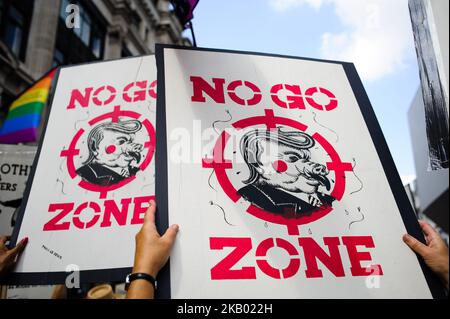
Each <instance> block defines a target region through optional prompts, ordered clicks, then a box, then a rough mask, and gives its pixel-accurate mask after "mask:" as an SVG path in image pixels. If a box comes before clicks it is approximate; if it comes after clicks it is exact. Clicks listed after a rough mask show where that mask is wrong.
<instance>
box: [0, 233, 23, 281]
mask: <svg viewBox="0 0 450 319" xmlns="http://www.w3.org/2000/svg"><path fill="white" fill-rule="evenodd" d="M8 240H9V237H8V236H0V279H1V278H3V276H6V275H7V274H8V272H9V271H10V270H11V269H12V268H13V266H14V265H15V263H16V259H17V257H18V256H20V254H21V253H22V252H23V250H24V249H25V247H26V246H27V243H28V238H24V239H22V241H21V242H20V243H18V244H17V246H16V247H14V248H13V249H8V248H6V242H7V241H8Z"/></svg>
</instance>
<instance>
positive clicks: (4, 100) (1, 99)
mask: <svg viewBox="0 0 450 319" xmlns="http://www.w3.org/2000/svg"><path fill="white" fill-rule="evenodd" d="M13 101H14V95H12V94H8V93H7V92H5V91H3V93H2V94H0V123H2V122H3V121H4V119H5V118H6V116H7V115H8V110H9V106H10V105H11V103H12V102H13Z"/></svg>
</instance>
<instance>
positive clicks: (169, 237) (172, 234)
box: [162, 225, 180, 247]
mask: <svg viewBox="0 0 450 319" xmlns="http://www.w3.org/2000/svg"><path fill="white" fill-rule="evenodd" d="M179 229H180V226H178V225H172V226H170V227H169V228H168V229H167V230H166V232H165V233H164V236H163V237H162V238H163V239H164V240H166V241H167V242H168V243H169V244H170V247H172V246H173V244H174V242H175V238H176V237H177V234H178V231H179Z"/></svg>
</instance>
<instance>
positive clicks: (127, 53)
mask: <svg viewBox="0 0 450 319" xmlns="http://www.w3.org/2000/svg"><path fill="white" fill-rule="evenodd" d="M121 55H122V58H128V57H131V56H133V54H132V53H131V51H130V49H128V48H127V47H126V46H125V45H124V46H123V47H122V54H121Z"/></svg>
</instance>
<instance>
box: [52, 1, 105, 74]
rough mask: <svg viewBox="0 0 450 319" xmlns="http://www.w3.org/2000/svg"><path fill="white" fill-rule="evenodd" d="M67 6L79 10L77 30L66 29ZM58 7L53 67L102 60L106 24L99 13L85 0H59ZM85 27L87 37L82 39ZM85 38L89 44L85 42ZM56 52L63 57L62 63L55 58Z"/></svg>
mask: <svg viewBox="0 0 450 319" xmlns="http://www.w3.org/2000/svg"><path fill="white" fill-rule="evenodd" d="M69 4H75V5H78V6H79V8H80V29H79V30H78V29H77V30H75V29H68V28H67V27H66V18H67V16H68V13H67V12H66V11H65V8H64V6H65V5H69ZM60 6H61V7H60V14H59V22H58V34H57V39H56V44H55V52H54V56H53V65H62V64H61V63H64V65H66V64H74V63H82V62H89V61H96V60H102V59H103V58H104V54H105V45H106V35H107V32H106V29H107V27H106V26H107V23H106V21H105V20H104V18H103V17H102V15H101V14H100V12H98V10H97V9H96V8H95V7H94V6H93V4H92V3H90V1H85V0H61V1H60ZM87 25H89V29H88V30H89V35H88V36H85V37H83V34H84V32H85V30H86V26H87ZM87 38H88V39H89V43H87V42H88V41H86V40H87ZM58 52H59V53H61V54H62V55H63V56H64V61H63V62H62V61H60V60H61V59H58V58H57V57H56V54H57V53H58Z"/></svg>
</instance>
